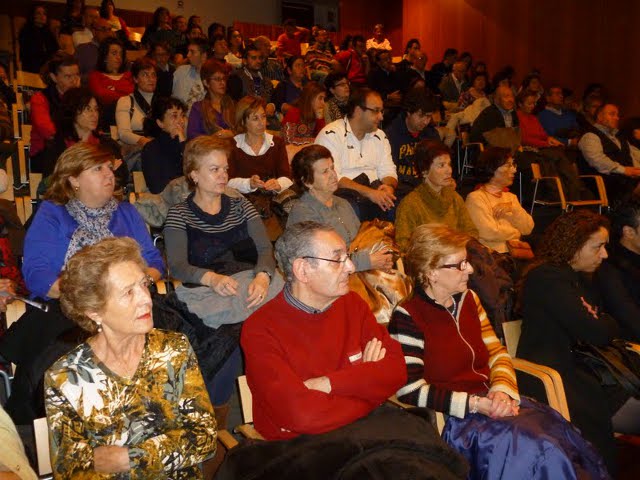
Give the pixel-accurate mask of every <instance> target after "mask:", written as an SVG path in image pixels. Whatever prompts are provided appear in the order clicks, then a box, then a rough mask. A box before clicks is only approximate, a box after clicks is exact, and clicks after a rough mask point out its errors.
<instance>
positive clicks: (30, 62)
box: [18, 5, 59, 73]
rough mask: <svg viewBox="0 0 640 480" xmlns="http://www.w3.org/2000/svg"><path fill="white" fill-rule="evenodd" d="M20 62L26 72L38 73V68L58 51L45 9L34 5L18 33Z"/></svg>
mask: <svg viewBox="0 0 640 480" xmlns="http://www.w3.org/2000/svg"><path fill="white" fill-rule="evenodd" d="M18 43H19V44H20V62H21V63H22V69H23V70H24V71H26V72H33V73H40V69H41V68H42V67H43V66H44V64H45V63H47V61H48V60H49V59H50V58H51V56H52V55H53V54H54V53H56V52H57V51H58V48H59V47H58V41H57V40H56V37H55V35H54V34H53V32H52V31H51V29H50V28H49V24H48V22H47V10H46V8H45V7H44V6H42V5H36V6H35V7H33V9H32V10H31V12H30V14H29V17H28V18H27V23H26V24H25V25H24V27H22V29H21V30H20V33H19V35H18Z"/></svg>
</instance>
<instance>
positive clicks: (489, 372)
mask: <svg viewBox="0 0 640 480" xmlns="http://www.w3.org/2000/svg"><path fill="white" fill-rule="evenodd" d="M470 240H471V237H469V236H468V235H467V234H465V233H462V232H458V231H456V230H454V229H452V228H451V227H448V226H446V225H443V224H433V223H432V224H429V225H421V226H419V227H417V228H416V229H415V231H414V232H413V235H412V236H411V240H410V242H409V244H408V247H407V251H406V256H405V266H406V268H407V271H408V273H409V274H410V275H411V277H412V278H413V280H414V282H415V290H414V295H413V297H411V298H410V299H408V300H405V301H404V302H403V303H402V304H401V305H400V306H398V307H396V309H395V311H394V313H393V316H392V318H391V322H390V324H389V333H390V334H391V336H392V337H393V338H395V339H396V340H398V341H399V342H400V344H401V346H402V350H403V352H404V355H405V361H406V365H407V384H406V385H405V386H403V387H402V388H400V390H398V392H397V396H398V400H400V401H401V402H404V403H407V404H409V405H415V406H418V407H428V408H432V409H434V410H436V411H439V412H443V413H444V414H446V415H448V416H449V417H448V419H447V422H446V425H445V428H444V431H443V434H442V437H443V439H444V440H445V441H446V442H447V443H448V444H449V445H450V446H452V447H453V448H454V449H456V450H458V451H459V452H460V453H461V454H462V455H463V456H464V457H465V458H466V459H467V460H468V461H469V464H470V466H471V474H470V477H469V478H487V479H499V478H525V477H529V476H530V475H531V472H532V471H545V472H548V473H549V474H550V478H554V475H556V476H557V478H561V477H562V478H576V477H575V476H577V473H578V472H580V473H587V472H588V475H589V474H590V475H593V476H592V477H589V478H606V470H605V469H604V466H603V464H602V461H601V460H600V458H599V457H598V455H597V454H596V453H595V451H594V450H593V448H592V447H591V446H590V445H589V444H587V442H585V441H584V440H583V439H582V438H581V437H580V435H579V434H578V432H577V430H575V429H574V428H573V427H572V426H571V425H570V424H569V423H568V422H566V421H565V420H564V419H562V418H561V417H560V416H559V415H558V414H557V413H555V412H553V411H551V409H550V408H549V407H546V406H543V405H541V404H538V403H535V402H533V401H530V400H528V399H526V398H521V397H520V394H519V393H518V385H517V382H516V375H515V371H514V368H513V365H512V362H511V358H510V357H509V354H508V353H507V351H506V348H505V347H503V346H502V345H501V344H500V341H499V340H498V338H497V336H496V334H495V332H494V330H493V328H492V327H491V323H490V322H489V319H488V317H487V314H486V312H485V310H484V308H483V307H482V304H481V302H480V300H479V298H478V296H477V294H476V293H475V292H474V291H472V290H469V289H468V287H467V283H468V281H469V276H470V275H471V274H472V273H473V267H472V266H471V264H470V263H469V262H468V261H467V251H466V246H467V243H468V242H469V241H470ZM521 407H522V408H521ZM567 472H572V474H573V475H567ZM603 474H604V475H605V477H602V476H601V475H603Z"/></svg>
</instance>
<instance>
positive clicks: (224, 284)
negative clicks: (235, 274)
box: [209, 272, 238, 297]
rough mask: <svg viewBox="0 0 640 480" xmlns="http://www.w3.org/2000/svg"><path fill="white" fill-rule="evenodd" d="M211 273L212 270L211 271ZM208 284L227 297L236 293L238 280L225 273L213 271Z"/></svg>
mask: <svg viewBox="0 0 640 480" xmlns="http://www.w3.org/2000/svg"><path fill="white" fill-rule="evenodd" d="M212 273H213V272H212ZM209 286H210V287H211V288H212V289H213V291H214V292H216V293H217V294H218V295H220V296H222V297H229V296H231V295H237V294H238V282H236V280H235V279H234V278H232V277H228V276H227V275H219V274H217V273H214V274H213V275H212V278H210V280H209Z"/></svg>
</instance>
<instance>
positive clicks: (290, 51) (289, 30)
mask: <svg viewBox="0 0 640 480" xmlns="http://www.w3.org/2000/svg"><path fill="white" fill-rule="evenodd" d="M282 26H283V27H284V33H282V34H280V36H279V37H278V51H279V52H280V54H281V55H283V56H284V57H285V58H288V57H295V56H299V55H302V49H301V48H300V43H302V42H303V41H306V40H307V38H308V37H309V30H308V29H306V28H304V27H298V26H297V25H296V21H295V20H294V19H291V18H290V19H288V20H285V22H284V24H283V25H282Z"/></svg>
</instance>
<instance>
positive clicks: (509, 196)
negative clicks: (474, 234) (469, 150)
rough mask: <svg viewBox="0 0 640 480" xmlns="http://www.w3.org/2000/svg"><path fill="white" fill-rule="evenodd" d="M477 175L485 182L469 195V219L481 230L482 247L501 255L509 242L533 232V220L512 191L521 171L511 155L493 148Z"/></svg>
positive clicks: (480, 163)
mask: <svg viewBox="0 0 640 480" xmlns="http://www.w3.org/2000/svg"><path fill="white" fill-rule="evenodd" d="M476 171H477V172H478V175H479V177H480V181H481V182H483V183H482V184H481V185H480V186H479V187H478V188H477V189H476V190H475V191H473V192H471V193H470V194H469V195H467V200H466V202H465V203H466V205H467V210H468V211H469V216H470V217H471V220H473V223H475V225H476V227H478V232H479V237H478V240H480V243H482V244H483V245H485V246H487V247H489V248H491V249H492V250H495V251H496V252H499V253H506V252H507V251H508V248H507V242H508V241H509V240H520V237H521V236H522V235H529V234H530V233H531V231H532V230H533V226H534V224H533V218H532V217H531V215H529V213H527V211H526V210H525V209H524V208H522V205H520V202H519V201H518V197H516V196H515V195H514V194H513V193H511V192H510V191H509V187H510V186H511V185H512V184H513V179H514V178H515V174H516V171H517V167H516V164H515V162H514V159H513V155H512V154H511V151H510V150H509V149H507V148H498V147H489V148H487V149H486V150H485V151H484V152H482V154H481V155H480V158H479V159H478V162H477V164H476Z"/></svg>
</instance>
